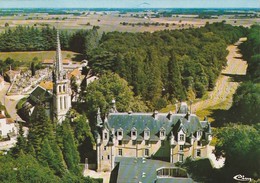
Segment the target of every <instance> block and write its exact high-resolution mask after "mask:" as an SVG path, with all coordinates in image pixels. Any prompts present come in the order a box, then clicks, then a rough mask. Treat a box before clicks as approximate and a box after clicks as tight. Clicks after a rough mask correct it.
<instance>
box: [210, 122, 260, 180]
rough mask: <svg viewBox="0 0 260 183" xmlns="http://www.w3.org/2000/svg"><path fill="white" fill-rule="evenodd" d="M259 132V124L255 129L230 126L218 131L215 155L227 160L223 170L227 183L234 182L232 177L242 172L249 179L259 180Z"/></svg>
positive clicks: (243, 126) (252, 127) (246, 126)
mask: <svg viewBox="0 0 260 183" xmlns="http://www.w3.org/2000/svg"><path fill="white" fill-rule="evenodd" d="M259 130H260V128H259V124H258V125H256V126H255V127H254V126H248V125H237V124H230V125H228V126H227V127H223V128H221V129H219V130H218V132H217V144H216V146H215V155H216V157H217V158H219V157H225V158H226V160H225V165H224V169H223V173H224V175H225V177H223V179H227V180H225V182H230V181H232V177H233V176H234V175H237V174H239V173H241V172H242V173H243V174H244V175H246V176H247V177H251V178H256V179H257V178H259V176H260V170H259V167H260V161H259V160H260V134H259ZM222 181H223V180H222ZM223 182H224V181H223Z"/></svg>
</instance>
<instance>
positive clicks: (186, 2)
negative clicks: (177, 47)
mask: <svg viewBox="0 0 260 183" xmlns="http://www.w3.org/2000/svg"><path fill="white" fill-rule="evenodd" d="M33 7H36V8H37V7H38V8H43V7H44V8H68V7H71V8H79V7H81V8H138V7H145V8H157V7H158V8H175V7H176V8H260V0H0V8H33Z"/></svg>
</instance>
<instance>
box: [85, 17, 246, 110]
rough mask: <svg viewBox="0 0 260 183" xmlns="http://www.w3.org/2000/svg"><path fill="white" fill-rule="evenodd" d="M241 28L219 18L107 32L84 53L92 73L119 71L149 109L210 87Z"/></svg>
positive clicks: (190, 97) (239, 35) (199, 92)
mask: <svg viewBox="0 0 260 183" xmlns="http://www.w3.org/2000/svg"><path fill="white" fill-rule="evenodd" d="M245 33H246V29H245V28H243V27H233V26H231V25H227V24H225V23H224V22H222V23H214V24H206V26H205V27H202V28H198V29H186V30H164V31H158V32H154V33H149V32H144V33H127V32H110V33H106V34H103V35H102V38H101V40H100V44H99V47H98V48H95V49H93V50H92V51H91V52H87V58H88V59H89V61H90V65H91V68H92V69H93V70H94V71H95V72H96V73H99V74H102V73H103V72H104V71H107V70H110V71H112V72H116V73H118V74H119V75H120V77H122V78H124V79H126V80H127V81H128V83H129V84H130V85H131V86H133V91H134V94H135V96H141V98H142V99H143V101H145V102H146V104H147V106H148V107H149V108H150V109H154V108H157V109H160V108H162V107H164V106H165V105H166V104H167V103H168V102H169V101H170V102H174V101H175V100H176V99H177V100H185V99H193V98H195V97H202V96H203V94H204V93H205V92H206V91H207V90H211V89H213V88H214V85H215V82H216V79H217V77H218V76H219V74H220V72H221V70H222V68H223V67H225V65H226V56H227V54H228V52H227V50H226V47H227V45H228V44H231V43H233V42H235V41H237V40H238V38H239V37H241V36H243V35H245Z"/></svg>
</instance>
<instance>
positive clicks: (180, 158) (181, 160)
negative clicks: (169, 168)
mask: <svg viewBox="0 0 260 183" xmlns="http://www.w3.org/2000/svg"><path fill="white" fill-rule="evenodd" d="M179 161H180V162H183V154H179Z"/></svg>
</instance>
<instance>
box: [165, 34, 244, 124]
mask: <svg viewBox="0 0 260 183" xmlns="http://www.w3.org/2000/svg"><path fill="white" fill-rule="evenodd" d="M244 41H246V38H240V39H239V41H238V42H236V43H235V44H234V45H230V46H228V47H227V50H228V51H229V54H228V56H227V66H226V68H225V69H223V70H222V72H221V75H220V76H219V78H218V80H217V82H216V86H215V88H214V90H213V91H211V92H208V93H207V98H206V99H202V100H199V101H198V102H195V103H194V104H192V112H193V113H196V114H197V116H198V117H200V118H201V119H203V118H204V117H205V116H211V114H212V113H213V110H217V109H220V110H228V109H229V108H230V107H231V106H232V102H233V94H234V93H235V92H236V90H237V88H238V86H239V84H240V82H241V79H242V78H243V77H244V76H245V75H246V70H247V62H246V61H245V60H243V59H242V55H241V54H240V52H239V49H238V46H239V45H240V44H241V43H242V42H244ZM174 108H175V107H174V106H173V105H170V106H167V107H166V108H164V109H162V111H163V112H168V111H170V110H172V111H174ZM208 120H209V121H210V122H213V121H215V119H214V117H212V116H211V117H209V118H208Z"/></svg>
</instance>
